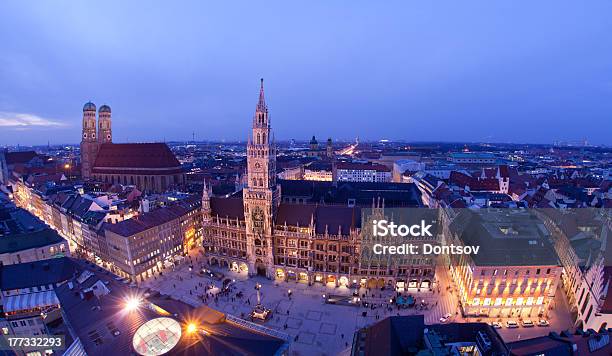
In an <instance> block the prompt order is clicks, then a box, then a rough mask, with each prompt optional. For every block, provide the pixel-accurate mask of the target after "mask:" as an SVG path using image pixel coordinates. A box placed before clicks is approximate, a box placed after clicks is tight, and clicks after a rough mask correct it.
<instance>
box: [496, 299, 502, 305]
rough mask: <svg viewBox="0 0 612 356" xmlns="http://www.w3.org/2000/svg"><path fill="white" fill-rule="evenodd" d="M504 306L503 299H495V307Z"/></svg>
mask: <svg viewBox="0 0 612 356" xmlns="http://www.w3.org/2000/svg"><path fill="white" fill-rule="evenodd" d="M501 304H502V299H501V298H495V306H499V305H501Z"/></svg>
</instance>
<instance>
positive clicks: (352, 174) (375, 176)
mask: <svg viewBox="0 0 612 356" xmlns="http://www.w3.org/2000/svg"><path fill="white" fill-rule="evenodd" d="M335 171H336V173H335V180H337V181H339V182H391V178H392V175H391V169H389V168H388V167H387V166H384V165H382V164H372V163H354V162H338V163H336V166H335Z"/></svg>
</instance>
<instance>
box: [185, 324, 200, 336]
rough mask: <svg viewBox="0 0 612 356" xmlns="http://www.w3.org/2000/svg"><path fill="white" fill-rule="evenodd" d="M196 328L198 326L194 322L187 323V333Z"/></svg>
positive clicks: (191, 332) (192, 331) (194, 330)
mask: <svg viewBox="0 0 612 356" xmlns="http://www.w3.org/2000/svg"><path fill="white" fill-rule="evenodd" d="M197 330H198V327H197V326H196V324H194V323H189V324H187V333H188V334H193V333H194V332H196V331H197Z"/></svg>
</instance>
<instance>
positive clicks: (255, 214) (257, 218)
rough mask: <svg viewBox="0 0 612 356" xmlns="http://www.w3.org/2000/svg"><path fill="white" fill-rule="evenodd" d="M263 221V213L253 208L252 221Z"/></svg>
mask: <svg viewBox="0 0 612 356" xmlns="http://www.w3.org/2000/svg"><path fill="white" fill-rule="evenodd" d="M263 219H264V213H263V211H262V210H261V209H260V208H255V209H254V210H253V220H255V221H258V222H260V221H263Z"/></svg>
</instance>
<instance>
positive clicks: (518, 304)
mask: <svg viewBox="0 0 612 356" xmlns="http://www.w3.org/2000/svg"><path fill="white" fill-rule="evenodd" d="M516 305H517V306H521V305H523V297H518V298H516Z"/></svg>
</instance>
